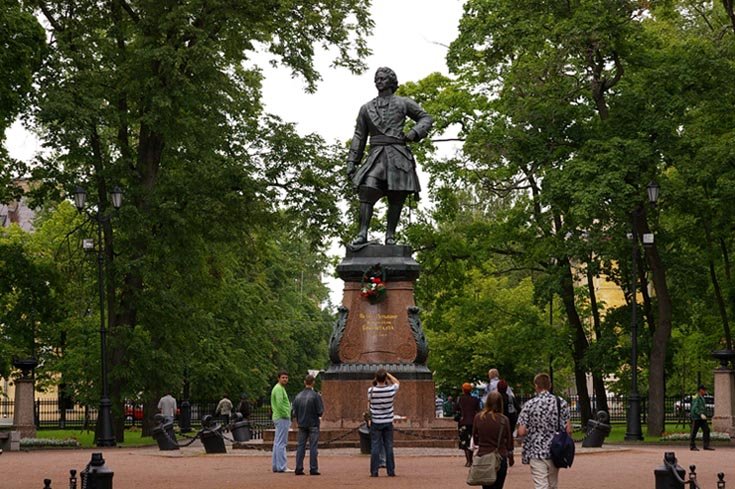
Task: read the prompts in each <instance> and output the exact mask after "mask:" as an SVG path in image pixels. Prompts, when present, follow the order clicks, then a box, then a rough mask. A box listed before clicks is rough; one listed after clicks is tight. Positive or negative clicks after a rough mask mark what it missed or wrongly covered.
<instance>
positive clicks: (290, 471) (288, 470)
mask: <svg viewBox="0 0 735 489" xmlns="http://www.w3.org/2000/svg"><path fill="white" fill-rule="evenodd" d="M284 472H289V473H293V472H294V470H293V469H289V468H288V467H286V470H284Z"/></svg>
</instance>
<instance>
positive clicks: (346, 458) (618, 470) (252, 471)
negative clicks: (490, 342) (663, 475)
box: [0, 445, 735, 489]
mask: <svg viewBox="0 0 735 489" xmlns="http://www.w3.org/2000/svg"><path fill="white" fill-rule="evenodd" d="M95 451H102V453H103V455H104V457H105V460H106V462H107V465H108V467H110V469H112V470H113V471H114V472H115V475H114V479H113V486H114V488H115V489H163V488H166V489H169V488H186V489H240V488H269V487H278V489H289V488H299V489H309V488H314V489H337V488H340V489H342V488H349V487H360V488H368V489H370V488H375V489H378V488H379V489H388V488H390V489H406V488H422V489H423V488H426V489H433V488H436V489H446V488H452V487H456V488H459V487H468V486H466V485H465V483H464V480H465V477H466V475H467V469H465V468H464V457H463V456H461V455H460V452H459V450H453V449H421V448H398V449H396V473H397V477H395V478H388V477H384V475H385V473H384V472H383V471H381V474H380V477H378V478H377V479H374V478H370V477H369V476H368V475H369V474H368V472H369V470H368V466H369V463H370V461H369V456H367V455H361V454H360V453H359V450H357V449H331V450H321V451H320V456H319V462H320V470H321V472H322V475H321V476H318V477H317V476H309V475H305V476H298V477H297V476H295V475H294V474H290V473H289V474H274V473H273V472H271V463H270V459H271V454H270V452H263V451H256V450H231V451H230V453H228V454H226V455H206V454H204V450H203V449H202V448H201V447H195V446H192V447H189V448H186V449H183V450H181V451H180V452H160V451H158V449H157V448H136V449H129V448H112V449H105V450H45V451H32V452H5V453H3V454H2V455H0V489H36V488H38V489H40V488H42V487H43V479H45V478H50V479H52V481H53V483H52V488H54V489H66V488H68V478H69V469H70V468H76V469H77V470H81V469H82V468H84V466H85V465H86V464H87V462H89V460H90V458H91V453H92V452H95ZM666 451H674V452H676V455H677V458H678V459H679V464H680V465H682V466H683V467H685V469H688V466H689V465H690V464H695V465H696V466H697V473H698V476H699V477H698V478H699V483H700V486H701V487H702V489H714V488H715V487H716V481H717V477H716V474H717V472H725V474H726V477H725V480H726V481H728V486H733V487H735V447H731V446H726V447H723V446H719V447H717V450H716V451H714V452H704V451H700V452H690V451H689V450H688V449H687V447H686V446H681V445H679V446H668V447H667V446H650V445H646V446H618V447H616V446H606V447H605V448H603V449H578V453H577V457H576V459H575V462H574V467H573V468H572V469H569V470H563V471H562V473H561V476H560V487H561V488H563V489H589V488H595V489H605V488H610V489H619V488H623V487H630V488H636V489H637V488H651V489H652V488H653V487H655V484H654V475H653V471H654V469H655V468H656V467H658V466H659V465H661V463H662V460H663V454H664V452H666ZM518 458H519V459H520V457H518ZM288 459H289V466H290V467H292V468H293V464H294V454H293V452H289V454H288ZM307 460H308V455H307ZM687 471H688V470H687ZM79 487H81V485H80V486H79ZM528 487H531V478H530V475H529V469H528V466H524V465H521V464H520V463H519V464H518V465H516V466H515V467H512V468H511V469H510V471H509V475H508V479H507V481H506V484H505V488H506V489H527V488H528Z"/></svg>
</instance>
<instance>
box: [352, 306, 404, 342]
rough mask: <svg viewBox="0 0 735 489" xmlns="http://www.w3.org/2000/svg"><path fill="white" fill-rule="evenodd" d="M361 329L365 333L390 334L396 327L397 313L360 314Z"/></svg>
mask: <svg viewBox="0 0 735 489" xmlns="http://www.w3.org/2000/svg"><path fill="white" fill-rule="evenodd" d="M358 317H359V319H360V322H361V323H362V324H361V329H362V331H364V332H365V333H368V334H374V335H376V336H381V337H382V336H390V334H391V332H392V331H393V330H394V329H395V321H396V318H398V315H397V314H378V313H364V312H361V313H360V314H359V316H358Z"/></svg>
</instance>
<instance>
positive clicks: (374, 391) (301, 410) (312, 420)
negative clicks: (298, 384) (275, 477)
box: [271, 368, 400, 477]
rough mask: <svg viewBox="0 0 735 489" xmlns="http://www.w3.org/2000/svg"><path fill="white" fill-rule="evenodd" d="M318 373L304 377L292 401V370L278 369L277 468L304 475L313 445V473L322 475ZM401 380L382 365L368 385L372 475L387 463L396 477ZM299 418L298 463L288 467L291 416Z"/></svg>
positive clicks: (275, 398)
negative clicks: (396, 423)
mask: <svg viewBox="0 0 735 489" xmlns="http://www.w3.org/2000/svg"><path fill="white" fill-rule="evenodd" d="M314 382H315V379H314V376H313V375H311V374H309V375H307V376H306V377H305V378H304V389H303V390H302V391H301V392H299V393H298V394H297V395H296V397H295V398H294V401H293V403H291V402H290V400H289V398H288V394H287V392H286V385H287V384H288V372H286V371H285V370H284V371H281V372H279V373H278V382H277V383H276V385H274V386H273V389H272V390H271V411H272V413H273V414H272V417H273V424H274V426H275V436H274V439H273V455H272V458H271V468H272V470H273V472H277V473H284V472H291V473H295V474H296V475H304V474H305V473H306V472H305V470H304V459H305V457H306V445H307V443H308V445H309V475H320V472H319V459H318V457H319V451H318V445H319V425H320V421H321V416H322V414H324V403H323V402H322V397H321V395H320V394H319V393H317V392H316V391H315V390H314ZM399 387H400V382H399V381H398V379H397V378H395V377H394V376H393V375H391V374H390V373H389V372H387V371H386V370H385V369H383V368H381V369H378V371H377V372H376V373H375V378H374V379H373V385H372V387H370V388H368V391H367V398H368V403H369V410H370V444H371V445H370V449H371V451H370V476H371V477H377V476H378V470H379V469H380V468H381V467H385V468H386V470H387V472H388V476H389V477H394V476H395V475H396V472H395V467H396V466H395V457H394V455H393V415H394V412H393V405H394V401H395V398H396V394H397V393H398V388H399ZM292 418H293V419H295V420H296V424H297V426H298V439H297V444H296V465H295V468H294V469H290V468H288V465H287V457H286V445H287V444H288V431H289V428H290V426H291V419H292Z"/></svg>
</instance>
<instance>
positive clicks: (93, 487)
mask: <svg viewBox="0 0 735 489" xmlns="http://www.w3.org/2000/svg"><path fill="white" fill-rule="evenodd" d="M114 475H115V473H114V472H113V471H111V470H110V469H109V467H107V466H106V465H105V459H104V458H102V454H101V453H99V452H96V453H93V454H92V460H90V462H89V464H87V466H86V467H85V468H84V470H82V472H81V476H82V487H83V488H84V489H112V476H114Z"/></svg>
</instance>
